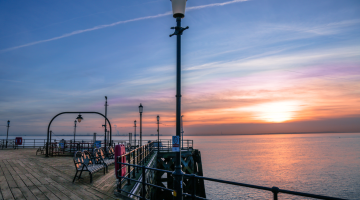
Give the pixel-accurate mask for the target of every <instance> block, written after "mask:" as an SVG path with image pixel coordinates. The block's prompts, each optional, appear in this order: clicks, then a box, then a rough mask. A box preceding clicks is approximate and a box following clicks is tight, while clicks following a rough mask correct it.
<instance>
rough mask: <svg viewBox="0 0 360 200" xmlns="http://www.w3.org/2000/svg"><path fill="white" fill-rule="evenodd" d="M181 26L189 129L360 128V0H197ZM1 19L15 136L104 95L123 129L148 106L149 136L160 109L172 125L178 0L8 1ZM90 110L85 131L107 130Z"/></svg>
mask: <svg viewBox="0 0 360 200" xmlns="http://www.w3.org/2000/svg"><path fill="white" fill-rule="evenodd" d="M182 23H183V26H189V27H190V29H188V30H186V31H185V33H184V35H183V37H182V41H183V43H182V70H183V71H182V83H183V87H182V92H183V107H182V110H183V113H184V115H185V116H184V121H185V122H184V125H185V126H186V127H187V133H189V134H206V133H208V134H216V133H218V132H220V131H223V132H225V133H231V134H235V133H264V132H301V131H305V132H307V131H309V132H312V131H319V132H321V131H340V132H359V131H360V127H359V125H356V121H358V120H359V119H360V118H359V116H360V115H359V111H360V109H359V106H358V105H359V103H360V84H359V83H360V82H359V81H360V51H359V50H360V48H359V47H360V46H359V44H360V38H359V35H360V2H359V1H355V0H354V1H350V0H349V1H339V0H337V1H334V0H323V1H321V0H319V1H307V0H301V1H296V0H293V1H285V0H283V1H276V0H272V1H268V0H251V1H238V0H233V1H231V0H189V1H188V3H187V12H186V17H185V18H184V19H183V22H182ZM0 25H1V27H2V29H1V30H0V84H1V87H0V93H1V94H2V95H1V96H0V122H1V121H2V122H3V124H4V125H5V123H6V121H7V120H11V126H12V127H11V130H12V131H13V132H12V133H13V134H42V133H44V134H45V133H46V127H47V124H48V122H49V121H50V119H51V118H52V117H53V116H54V115H55V114H57V113H59V112H63V111H78V110H79V111H100V112H104V96H105V95H107V96H108V97H109V104H110V106H109V118H110V119H111V121H112V122H113V124H114V125H116V126H117V130H118V131H119V132H120V133H121V134H124V133H127V132H131V131H132V122H133V121H134V120H135V119H136V120H138V108H137V106H138V105H139V104H140V103H142V104H143V105H144V107H145V109H144V110H145V111H144V126H145V130H144V131H145V133H146V134H154V133H155V131H156V127H155V117H156V115H157V114H160V115H161V119H162V124H163V126H164V130H165V132H166V133H168V134H173V132H174V130H175V129H174V119H175V118H174V114H175V98H174V95H175V50H176V49H175V38H174V37H173V38H169V34H171V33H172V30H170V27H171V26H174V25H175V20H174V19H173V18H172V16H171V4H170V1H169V0H155V1H143V0H142V1H140V0H132V1H119V0H118V1H5V0H1V1H0ZM75 117H76V116H63V117H61V118H59V119H58V120H57V122H56V123H58V124H55V125H54V126H56V127H57V129H58V130H57V132H59V133H68V132H69V133H70V134H71V132H72V125H73V121H74V118H75ZM86 119H87V120H88V123H87V124H86V123H85V122H86ZM86 119H85V121H84V122H83V123H82V126H83V127H82V128H80V127H79V133H91V132H101V130H102V129H101V123H102V121H103V120H102V119H100V118H99V117H95V116H86ZM90 122H91V123H90ZM272 123H276V126H280V127H281V128H269V126H271V127H273V124H272ZM252 124H256V126H252ZM299 124H301V125H299ZM303 124H311V126H310V125H309V128H303V127H304V125H303ZM329 125H333V127H332V126H329ZM305 126H306V125H305ZM209 127H211V128H209ZM242 127H248V128H247V129H244V128H242ZM261 127H262V128H261ZM2 129H3V130H2V131H1V135H4V134H3V133H5V131H6V129H5V127H3V128H2ZM212 130H214V131H212ZM54 131H55V130H54Z"/></svg>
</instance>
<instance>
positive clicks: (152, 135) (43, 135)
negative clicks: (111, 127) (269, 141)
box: [0, 132, 360, 137]
mask: <svg viewBox="0 0 360 200" xmlns="http://www.w3.org/2000/svg"><path fill="white" fill-rule="evenodd" d="M294 134H360V132H345V133H343V132H292V133H249V134H246V133H240V134H199V135H186V134H185V136H235V135H294ZM21 136H26V137H29V136H45V137H46V135H16V136H13V135H12V137H21ZM56 136H57V137H59V136H68V137H69V136H74V135H73V134H69V135H58V134H57V135H56ZM76 136H77V137H93V136H92V135H76ZM97 136H98V137H99V136H100V137H101V136H102V135H100V134H99V135H97ZM128 136H129V135H113V137H128ZM137 136H138V135H137ZM143 136H146V137H157V135H143ZM160 136H161V137H164V136H172V135H160ZM0 137H1V136H0ZM3 137H5V136H3Z"/></svg>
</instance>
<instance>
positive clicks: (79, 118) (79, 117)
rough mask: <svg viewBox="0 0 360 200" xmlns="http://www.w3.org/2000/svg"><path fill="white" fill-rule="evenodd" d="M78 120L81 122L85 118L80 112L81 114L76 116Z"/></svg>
mask: <svg viewBox="0 0 360 200" xmlns="http://www.w3.org/2000/svg"><path fill="white" fill-rule="evenodd" d="M76 119H77V120H78V122H79V123H80V122H81V120H83V118H82V117H81V115H80V114H79V116H78V117H77V118H76Z"/></svg>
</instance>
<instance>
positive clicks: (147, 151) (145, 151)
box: [116, 142, 342, 200]
mask: <svg viewBox="0 0 360 200" xmlns="http://www.w3.org/2000/svg"><path fill="white" fill-rule="evenodd" d="M154 144H155V145H154ZM155 151H157V143H154V142H152V143H149V144H146V145H143V146H141V147H139V148H137V149H135V150H133V151H131V152H129V153H126V154H124V155H122V156H118V157H117V159H116V163H117V164H118V165H120V167H119V171H121V169H123V168H124V167H125V168H126V167H127V168H128V171H127V173H126V174H125V175H124V176H121V173H119V171H118V172H117V176H118V178H120V180H121V181H119V184H118V187H117V190H118V192H119V193H121V192H124V193H126V194H129V195H133V196H134V197H137V198H139V199H141V200H146V187H145V186H149V187H155V188H159V189H162V190H164V191H169V192H172V194H173V195H176V191H175V190H173V189H170V188H165V187H161V186H158V185H154V184H151V183H147V182H146V174H147V173H149V172H150V171H158V172H165V173H173V171H167V170H162V169H156V168H151V167H146V166H145V163H146V162H147V161H148V159H149V158H150V157H151V156H152V153H153V152H155ZM141 155H142V158H140V159H139V156H141ZM131 156H133V159H131ZM122 157H125V158H126V160H127V161H128V163H123V162H121V158H122ZM131 162H133V164H131ZM135 163H136V164H135ZM139 164H140V165H139ZM139 169H141V176H142V180H141V181H138V180H135V179H134V178H135V177H136V176H135V173H138V172H139ZM131 175H132V178H131ZM183 176H184V177H187V178H189V179H191V180H192V182H193V190H192V192H191V194H188V193H183V196H185V197H189V198H191V199H194V200H195V199H206V198H203V197H199V196H196V184H195V183H196V180H197V179H203V180H206V181H212V182H217V183H224V184H229V185H236V186H241V187H247V188H253V189H259V190H265V191H269V192H272V193H273V199H274V200H277V199H278V194H279V193H283V194H290V195H295V196H301V197H310V198H316V199H326V200H342V199H341V198H336V197H329V196H323V195H317V194H310V193H304V192H296V191H291V190H284V189H280V188H278V187H264V186H258V185H251V184H246V183H238V182H233V181H226V180H221V179H215V178H208V177H203V176H197V175H194V174H183ZM125 181H127V184H128V185H130V183H131V181H133V182H136V183H140V184H142V192H141V194H140V195H141V196H139V195H136V194H134V193H131V192H128V191H125V190H123V189H122V184H123V183H124V182H125Z"/></svg>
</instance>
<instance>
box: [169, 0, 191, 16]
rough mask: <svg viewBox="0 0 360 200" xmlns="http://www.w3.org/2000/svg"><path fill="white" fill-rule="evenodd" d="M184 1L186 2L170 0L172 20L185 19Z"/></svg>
mask: <svg viewBox="0 0 360 200" xmlns="http://www.w3.org/2000/svg"><path fill="white" fill-rule="evenodd" d="M186 1H187V0H171V4H172V10H173V17H174V18H177V17H181V18H184V17H185V8H186Z"/></svg>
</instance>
